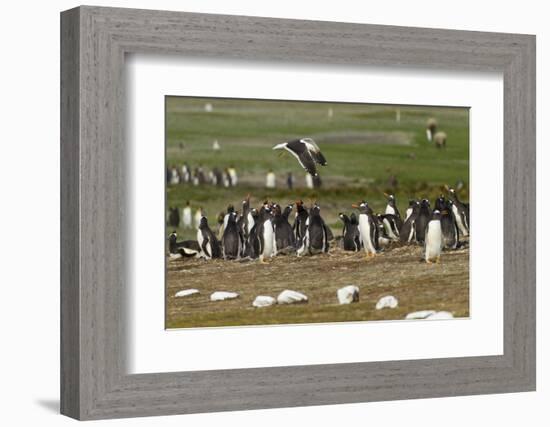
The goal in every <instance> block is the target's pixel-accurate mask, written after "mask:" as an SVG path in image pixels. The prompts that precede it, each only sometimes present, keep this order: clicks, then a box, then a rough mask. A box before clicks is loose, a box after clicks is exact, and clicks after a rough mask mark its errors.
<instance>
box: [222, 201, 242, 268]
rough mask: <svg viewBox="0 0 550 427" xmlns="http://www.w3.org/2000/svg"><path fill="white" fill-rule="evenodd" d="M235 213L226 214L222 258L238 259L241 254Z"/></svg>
mask: <svg viewBox="0 0 550 427" xmlns="http://www.w3.org/2000/svg"><path fill="white" fill-rule="evenodd" d="M237 216H238V215H237V213H236V212H231V213H229V214H227V216H226V218H227V222H226V225H225V227H224V230H223V237H222V253H223V258H224V259H239V258H240V256H241V254H242V236H241V233H240V230H239V227H238V226H237Z"/></svg>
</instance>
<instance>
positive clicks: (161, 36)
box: [61, 6, 536, 420]
mask: <svg viewBox="0 0 550 427" xmlns="http://www.w3.org/2000/svg"><path fill="white" fill-rule="evenodd" d="M127 53H151V54H175V55H184V56H185V55H188V56H193V57H210V58H212V57H215V58H242V59H260V60H276V61H288V62H302V63H317V64H340V65H349V66H354V65H384V66H392V67H428V68H435V69H448V70H484V71H497V72H502V73H503V79H504V171H505V173H504V206H503V207H502V208H503V212H504V230H505V232H504V234H503V236H504V238H503V242H504V245H503V247H504V265H503V269H504V275H503V276H504V307H503V315H504V319H503V324H504V337H503V343H504V344H503V346H504V354H503V355H499V356H483V357H463V358H444V359H426V360H409V361H387V362H369V363H344V364H332V365H312V366H293V367H284V368H280V367H272V368H255V369H235V370H219V371H200V372H199V371H194V372H180V373H156V374H135V375H129V374H127V373H126V369H125V366H126V354H125V349H126V339H127V338H126V328H127V325H125V286H126V280H125V277H126V276H127V275H126V272H127V268H128V267H127V263H126V260H125V258H124V254H125V243H124V242H125V238H124V230H125V227H124V220H125V214H126V212H125V209H126V207H125V202H124V200H125V197H124V196H125V188H126V185H127V184H126V181H125V180H126V175H125V167H126V164H125V162H126V156H125V149H126V148H125V139H124V135H125V130H124V118H125V115H124V99H125V93H124V91H125V85H124V60H125V54H127ZM61 166H62V171H61V412H62V413H63V414H65V415H68V416H70V417H74V418H77V419H82V420H84V419H101V418H116V417H135V416H150V415H167V414H184V413H197V412H214V411H231V410H245V409H260V408H276V407H293V406H305V405H327V404H340V403H351V402H366V401H381V400H393V399H411V398H426V397H439V396H458V395H471V394H484V393H505V392H519V391H530V390H535V317H536V313H535V201H536V197H535V196H536V194H535V37H534V36H531V35H519V34H496V33H484V32H470V31H452V30H440V29H424V28H408V27H392V26H379V25H360V24H347V23H336V22H315V21H300V20H286V19H269V18H257V17H244V16H224V15H210V14H196V13H181V12H164V11H148V10H132V9H116V8H103V7H88V6H83V7H78V8H76V9H71V10H68V11H65V12H63V13H62V14H61Z"/></svg>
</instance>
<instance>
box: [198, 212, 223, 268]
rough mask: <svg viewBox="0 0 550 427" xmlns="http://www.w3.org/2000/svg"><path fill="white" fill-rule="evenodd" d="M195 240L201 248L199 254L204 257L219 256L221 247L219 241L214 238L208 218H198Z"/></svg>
mask: <svg viewBox="0 0 550 427" xmlns="http://www.w3.org/2000/svg"><path fill="white" fill-rule="evenodd" d="M197 242H198V243H199V246H200V248H201V255H202V256H203V257H204V258H206V259H211V258H221V256H222V249H221V245H220V241H219V240H218V239H217V238H216V236H215V235H214V233H212V230H210V227H209V226H208V220H207V219H206V217H205V216H203V217H202V218H201V220H200V224H199V228H198V230H197Z"/></svg>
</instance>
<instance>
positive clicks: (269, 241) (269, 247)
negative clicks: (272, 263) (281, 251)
mask: <svg viewBox="0 0 550 427" xmlns="http://www.w3.org/2000/svg"><path fill="white" fill-rule="evenodd" d="M274 238H275V233H273V225H272V224H271V221H270V220H267V221H266V222H264V250H263V252H262V254H263V256H264V257H267V256H269V257H270V256H272V255H273V239H274Z"/></svg>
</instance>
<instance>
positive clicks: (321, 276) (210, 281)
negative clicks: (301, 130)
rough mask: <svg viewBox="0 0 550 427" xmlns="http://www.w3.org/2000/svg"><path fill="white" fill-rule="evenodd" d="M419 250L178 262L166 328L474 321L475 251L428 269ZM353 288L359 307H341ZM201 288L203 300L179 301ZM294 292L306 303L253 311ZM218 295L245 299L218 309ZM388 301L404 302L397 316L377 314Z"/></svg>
mask: <svg viewBox="0 0 550 427" xmlns="http://www.w3.org/2000/svg"><path fill="white" fill-rule="evenodd" d="M421 257H422V248H421V247H419V246H394V247H392V248H389V249H387V250H386V251H385V252H383V253H380V254H378V255H377V256H376V257H374V258H371V259H369V260H366V258H365V256H364V253H363V252H361V253H351V252H345V251H343V250H342V249H340V248H337V247H334V248H331V251H330V252H329V253H328V254H323V255H316V256H309V257H301V258H299V257H296V256H278V257H276V258H274V259H273V260H271V262H269V263H268V264H260V263H259V262H258V261H223V260H210V261H205V260H199V259H179V260H175V261H167V292H166V308H167V310H166V316H167V317H166V327H167V328H188V327H212V326H236V325H262V324H296V323H321V322H322V323H326V322H342V321H366V320H394V319H403V318H404V317H405V316H406V315H407V313H410V312H413V311H418V310H428V309H429V310H438V311H439V310H444V311H449V312H451V313H453V315H454V316H455V317H468V316H469V251H468V249H467V248H464V249H459V250H456V251H445V252H444V253H443V254H442V256H441V263H439V264H426V263H425V262H423V261H422V260H421ZM349 284H354V285H357V286H358V287H359V289H360V301H359V302H358V303H354V304H350V305H339V304H338V300H337V298H336V291H337V290H338V289H339V288H340V287H342V286H345V285H349ZM188 288H196V289H198V290H199V291H200V294H199V295H194V296H190V297H184V298H175V297H174V295H175V294H176V292H177V291H180V290H182V289H188ZM285 289H292V290H295V291H298V292H302V293H304V294H305V295H307V296H308V298H309V301H308V303H307V304H297V305H275V306H271V307H264V308H259V309H258V308H254V307H252V301H253V300H254V298H255V297H256V296H258V295H271V296H273V297H275V298H276V297H277V295H278V294H279V293H280V292H281V291H283V290H285ZM214 291H232V292H238V293H239V294H240V297H239V298H238V299H235V300H227V301H219V302H211V301H210V300H209V297H210V294H211V293H212V292H214ZM385 295H393V296H395V297H396V298H397V299H398V300H399V306H398V307H397V308H395V309H383V310H375V305H376V302H377V301H378V299H379V298H381V297H383V296H385Z"/></svg>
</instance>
